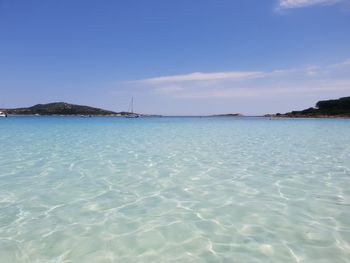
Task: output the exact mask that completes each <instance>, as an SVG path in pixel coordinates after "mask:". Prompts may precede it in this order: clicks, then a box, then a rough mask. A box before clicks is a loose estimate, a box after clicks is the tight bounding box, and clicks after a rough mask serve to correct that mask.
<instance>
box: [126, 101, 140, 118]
mask: <svg viewBox="0 0 350 263" xmlns="http://www.w3.org/2000/svg"><path fill="white" fill-rule="evenodd" d="M126 117H127V118H138V117H140V115H138V114H136V113H134V97H131V102H130V106H129V114H128V115H126Z"/></svg>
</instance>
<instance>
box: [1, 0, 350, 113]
mask: <svg viewBox="0 0 350 263" xmlns="http://www.w3.org/2000/svg"><path fill="white" fill-rule="evenodd" d="M349 28H350V1H349V0H265V1H258V0H234V1H233V0H217V1H213V0H176V1H164V0H144V1H141V0H138V1H136V0H128V1H117V0H110V1H109V0H102V1H97V0H40V1H39V0H25V1H18V0H0V108H1V107H4V108H5V107H18V106H30V105H33V104H36V103H46V102H53V101H66V102H71V103H78V104H86V105H91V106H97V107H103V108H107V109H111V110H116V111H122V110H127V108H128V104H129V101H130V98H131V96H134V97H135V109H136V111H139V112H143V113H159V114H170V115H177V114H180V115H191V114H217V113H235V112H240V113H244V114H249V115H250V114H253V115H254V114H264V113H271V112H272V113H274V112H286V111H290V110H294V109H303V108H306V107H309V106H313V105H314V103H315V102H316V101H317V100H320V99H327V98H338V97H341V96H350V30H349Z"/></svg>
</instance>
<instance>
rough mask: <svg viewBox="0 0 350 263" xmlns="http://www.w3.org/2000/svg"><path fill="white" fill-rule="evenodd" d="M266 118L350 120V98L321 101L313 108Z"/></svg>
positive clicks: (268, 115)
mask: <svg viewBox="0 0 350 263" xmlns="http://www.w3.org/2000/svg"><path fill="white" fill-rule="evenodd" d="M265 117H289V118H350V97H343V98H339V99H335V100H321V101H319V102H317V103H316V105H315V107H311V108H308V109H305V110H301V111H291V112H287V113H284V114H281V113H276V114H266V115H265Z"/></svg>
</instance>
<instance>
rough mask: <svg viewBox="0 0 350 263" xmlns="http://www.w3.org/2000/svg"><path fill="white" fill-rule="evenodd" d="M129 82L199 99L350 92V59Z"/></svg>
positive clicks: (161, 92)
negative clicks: (322, 64) (283, 67)
mask: <svg viewBox="0 0 350 263" xmlns="http://www.w3.org/2000/svg"><path fill="white" fill-rule="evenodd" d="M127 84H128V86H129V88H130V87H132V88H133V89H140V90H143V92H150V93H153V94H154V95H161V96H168V97H174V98H198V99H200V98H215V97H216V98H222V97H258V96H271V95H286V96H288V95H295V94H299V95H302V94H304V95H308V94H316V93H322V92H323V93H324V92H336V91H339V92H344V91H349V93H350V60H345V61H343V62H339V63H335V64H329V65H324V66H317V65H316V66H315V65H313V66H305V67H300V68H292V69H284V70H279V69H276V70H272V71H225V72H207V73H198V72H197V73H189V74H181V75H173V76H160V77H152V78H146V79H141V80H134V81H129V82H127Z"/></svg>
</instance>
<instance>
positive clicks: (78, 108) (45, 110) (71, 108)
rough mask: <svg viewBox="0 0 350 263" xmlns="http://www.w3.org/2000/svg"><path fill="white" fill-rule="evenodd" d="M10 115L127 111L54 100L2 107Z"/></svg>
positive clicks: (112, 113) (113, 113) (103, 113)
mask: <svg viewBox="0 0 350 263" xmlns="http://www.w3.org/2000/svg"><path fill="white" fill-rule="evenodd" d="M1 111H3V112H5V113H6V114H10V115H91V116H114V115H122V116H123V115H128V114H129V113H128V112H114V111H109V110H104V109H100V108H94V107H89V106H84V105H76V104H70V103H66V102H54V103H47V104H37V105H34V106H31V107H28V108H14V109H2V110H1Z"/></svg>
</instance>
